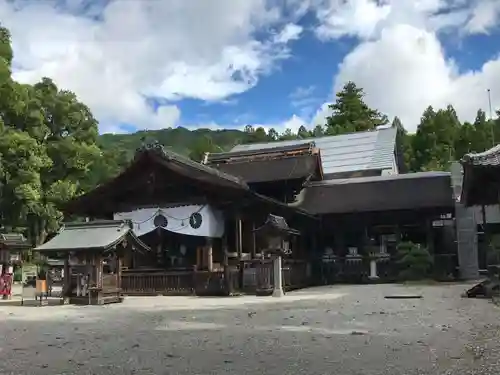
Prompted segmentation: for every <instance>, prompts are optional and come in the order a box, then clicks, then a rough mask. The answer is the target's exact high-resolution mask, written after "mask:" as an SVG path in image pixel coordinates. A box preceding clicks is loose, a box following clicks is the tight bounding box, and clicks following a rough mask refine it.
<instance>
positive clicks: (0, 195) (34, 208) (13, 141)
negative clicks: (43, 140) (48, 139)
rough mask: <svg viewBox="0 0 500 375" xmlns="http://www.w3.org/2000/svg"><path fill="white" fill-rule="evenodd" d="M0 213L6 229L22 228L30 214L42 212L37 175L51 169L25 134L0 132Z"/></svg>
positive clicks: (40, 190) (5, 129)
mask: <svg viewBox="0 0 500 375" xmlns="http://www.w3.org/2000/svg"><path fill="white" fill-rule="evenodd" d="M0 163H1V165H0V187H1V191H0V213H2V219H3V221H4V222H3V223H2V224H6V223H8V225H9V227H11V228H12V227H24V226H25V225H26V220H27V217H28V215H29V214H31V213H35V212H41V211H42V210H43V202H42V189H41V180H40V171H41V170H42V169H43V168H48V167H50V165H51V160H50V159H49V158H48V157H47V154H46V153H45V150H44V149H43V147H41V146H40V145H39V144H38V143H37V142H36V141H35V140H34V139H33V138H32V137H31V136H30V135H29V134H28V133H26V132H23V131H19V130H17V129H12V128H8V127H3V126H2V127H1V129H0Z"/></svg>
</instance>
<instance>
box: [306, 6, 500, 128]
mask: <svg viewBox="0 0 500 375" xmlns="http://www.w3.org/2000/svg"><path fill="white" fill-rule="evenodd" d="M499 9H500V1H498V0H477V1H464V0H446V1H445V0H418V1H411V2H410V1H405V2H403V1H399V0H385V1H375V0H348V1H340V0H328V1H326V2H322V3H321V6H320V7H319V8H318V9H317V17H318V20H319V22H320V25H319V26H318V28H317V31H316V32H317V33H318V35H319V36H320V37H322V38H330V39H338V38H341V37H343V36H356V37H358V38H360V43H359V44H358V45H357V46H356V47H355V48H354V49H353V50H352V51H350V52H349V53H348V54H347V55H346V56H345V58H344V59H343V61H342V63H341V64H340V66H339V70H338V72H337V74H336V76H335V78H334V85H333V91H332V99H333V96H334V93H335V92H336V91H338V90H339V89H340V88H341V87H342V85H343V84H344V83H345V82H347V81H349V80H352V81H354V82H356V84H357V85H358V86H360V87H363V88H364V90H365V92H366V94H367V97H366V101H367V103H368V104H369V105H370V106H372V107H375V108H377V109H379V110H381V111H382V112H384V113H387V114H388V115H390V116H396V115H397V116H399V117H400V118H401V119H402V121H403V124H404V125H405V126H406V128H407V129H408V130H410V131H414V130H415V129H416V126H417V125H418V122H419V118H420V116H421V114H422V112H423V111H424V109H425V108H426V107H427V106H428V105H433V106H436V107H443V106H446V105H448V104H452V105H453V106H454V107H455V108H456V110H457V112H458V115H459V116H460V117H461V118H462V119H463V120H469V121H470V120H473V119H474V117H475V114H476V111H477V109H478V108H485V107H486V106H487V105H488V103H487V94H486V92H487V89H488V88H492V94H493V97H492V99H493V105H494V107H496V108H500V94H497V95H495V94H494V93H493V88H496V87H500V56H497V57H496V58H495V59H493V60H491V61H487V62H485V63H484V65H483V66H482V67H481V68H480V69H478V70H476V71H466V72H459V70H458V69H457V64H456V62H455V61H453V60H451V59H448V58H447V57H446V53H445V51H444V46H443V44H442V42H441V40H440V38H439V36H440V33H441V32H444V31H448V32H449V31H450V30H451V31H453V32H455V33H456V34H457V35H458V34H460V33H462V34H463V33H464V32H465V33H470V34H473V33H487V32H489V31H490V30H491V29H492V28H493V27H494V26H497V25H498V21H499V19H498V15H499V14H498V12H499ZM325 113H328V110H327V109H326V106H323V108H322V109H320V110H319V111H318V112H317V114H316V116H315V121H316V122H317V121H319V119H320V118H321V117H322V116H324V115H325ZM313 123H314V121H313ZM311 125H312V124H311Z"/></svg>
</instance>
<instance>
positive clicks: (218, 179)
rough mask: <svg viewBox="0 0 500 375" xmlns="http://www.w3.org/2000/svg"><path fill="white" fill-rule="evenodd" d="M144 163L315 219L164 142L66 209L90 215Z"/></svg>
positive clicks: (142, 151)
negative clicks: (167, 147)
mask: <svg viewBox="0 0 500 375" xmlns="http://www.w3.org/2000/svg"><path fill="white" fill-rule="evenodd" d="M142 162H145V163H156V164H157V165H160V166H162V167H163V168H164V173H172V174H173V175H176V174H177V175H181V176H183V177H185V178H187V179H191V180H192V181H193V182H194V181H196V182H197V183H201V184H204V188H208V189H212V190H216V191H218V192H221V189H220V188H225V189H227V190H225V191H228V192H229V191H231V192H238V191H239V192H241V194H239V196H241V198H249V200H250V201H253V202H254V204H259V205H260V207H261V208H262V207H263V206H264V207H266V208H267V209H268V210H269V211H270V212H275V213H278V214H280V215H285V216H288V215H293V214H299V215H302V216H307V217H309V218H312V215H310V214H309V213H307V212H306V211H304V210H301V209H298V208H295V207H289V206H288V205H287V204H285V203H282V202H279V201H277V200H275V199H272V198H269V197H266V196H263V195H260V194H258V193H256V192H254V191H252V190H251V189H250V187H249V186H248V185H247V183H246V182H245V181H243V180H242V179H241V178H239V177H237V176H233V175H231V174H228V173H224V172H222V171H219V170H217V169H215V168H212V167H209V166H207V165H203V164H201V163H197V162H194V161H192V160H190V159H188V158H185V157H183V156H181V155H178V154H176V153H175V152H172V151H169V150H167V149H165V147H163V146H162V145H160V144H159V143H158V142H154V143H150V144H145V145H143V146H142V147H140V148H139V149H138V150H137V152H136V155H135V158H134V161H133V162H132V164H131V165H130V166H129V167H128V168H126V169H125V170H124V171H122V173H121V174H120V175H118V176H117V177H115V178H114V179H112V180H111V181H108V182H106V183H104V184H102V185H99V186H98V187H97V188H95V189H94V190H92V191H90V192H88V193H86V194H84V195H81V196H79V197H77V198H75V199H74V200H72V201H70V202H68V203H67V204H66V206H65V207H64V208H63V210H64V211H65V212H66V213H74V214H80V215H82V214H84V215H87V214H88V213H89V210H88V206H89V205H92V206H95V204H93V202H100V201H102V200H103V199H108V198H103V196H107V197H110V196H112V195H113V194H114V192H115V191H119V190H120V189H123V187H126V186H127V185H128V184H130V175H131V174H132V175H133V178H137V175H138V173H137V172H139V175H140V170H141V168H143V167H144V164H141V163H142ZM131 171H133V172H131ZM223 194H224V193H223V192H221V195H223ZM95 214H96V212H94V211H92V215H95ZM92 215H91V216H92ZM95 216H97V215H95Z"/></svg>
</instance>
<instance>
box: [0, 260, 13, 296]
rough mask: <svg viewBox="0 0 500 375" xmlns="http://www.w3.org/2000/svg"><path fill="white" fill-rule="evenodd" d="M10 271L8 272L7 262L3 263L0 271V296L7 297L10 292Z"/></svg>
mask: <svg viewBox="0 0 500 375" xmlns="http://www.w3.org/2000/svg"><path fill="white" fill-rule="evenodd" d="M12 277H13V275H12V273H9V267H8V265H7V264H3V265H2V268H1V271H0V296H2V299H9V298H10V296H11V293H12Z"/></svg>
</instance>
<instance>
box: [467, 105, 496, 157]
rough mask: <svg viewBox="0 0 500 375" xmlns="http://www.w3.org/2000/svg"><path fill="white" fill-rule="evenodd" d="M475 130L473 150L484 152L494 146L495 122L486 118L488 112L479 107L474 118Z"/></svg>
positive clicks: (472, 142)
mask: <svg viewBox="0 0 500 375" xmlns="http://www.w3.org/2000/svg"><path fill="white" fill-rule="evenodd" d="M473 126H474V132H473V138H472V139H471V151H473V152H483V151H486V150H487V149H489V148H491V147H493V146H494V142H493V139H492V138H493V122H492V121H488V120H487V119H486V113H485V112H484V111H483V110H482V109H479V110H478V111H477V114H476V119H475V120H474V124H473Z"/></svg>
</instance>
